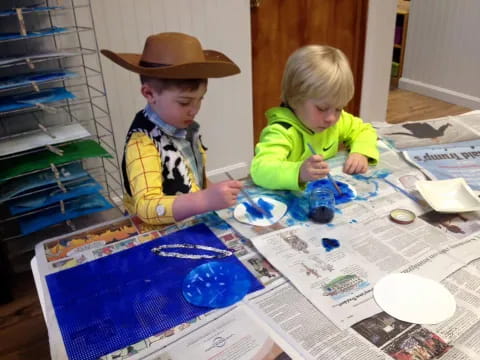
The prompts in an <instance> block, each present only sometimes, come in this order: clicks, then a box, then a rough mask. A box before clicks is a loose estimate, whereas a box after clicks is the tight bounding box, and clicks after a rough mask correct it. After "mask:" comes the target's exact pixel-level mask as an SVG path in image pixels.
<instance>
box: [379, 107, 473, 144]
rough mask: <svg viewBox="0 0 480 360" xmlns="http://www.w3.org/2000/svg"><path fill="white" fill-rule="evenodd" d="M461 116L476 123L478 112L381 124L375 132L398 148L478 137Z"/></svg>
mask: <svg viewBox="0 0 480 360" xmlns="http://www.w3.org/2000/svg"><path fill="white" fill-rule="evenodd" d="M463 117H465V118H468V120H469V121H470V122H471V123H475V121H476V123H477V124H478V121H479V120H480V113H477V112H475V113H473V114H464V115H458V116H448V117H443V118H438V119H431V120H425V121H412V122H404V123H401V124H395V125H389V126H382V127H379V128H378V129H377V132H378V135H379V137H380V138H381V139H382V140H383V141H386V142H387V143H389V144H390V145H391V146H393V147H394V148H396V149H398V150H403V149H409V148H415V147H419V146H422V147H424V146H431V145H439V144H452V143H457V142H463V141H470V140H476V139H478V138H479V135H480V133H479V132H478V130H477V129H475V128H473V127H470V126H469V125H467V123H466V122H463V120H462V118H463Z"/></svg>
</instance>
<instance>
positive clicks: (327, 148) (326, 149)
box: [323, 144, 333, 151]
mask: <svg viewBox="0 0 480 360" xmlns="http://www.w3.org/2000/svg"><path fill="white" fill-rule="evenodd" d="M332 146H333V144H330V146H328V147H324V148H323V151H328V150H330V148H331V147H332Z"/></svg>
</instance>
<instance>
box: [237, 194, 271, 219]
mask: <svg viewBox="0 0 480 360" xmlns="http://www.w3.org/2000/svg"><path fill="white" fill-rule="evenodd" d="M242 204H243V206H245V209H246V211H247V214H248V215H249V217H250V220H256V219H263V218H264V217H265V215H264V214H263V213H261V212H260V211H258V210H257V209H255V208H254V207H253V206H252V205H250V204H249V203H248V202H246V201H245V202H243V203H242ZM257 206H258V207H259V208H261V209H262V210H264V211H265V212H266V213H267V217H268V218H271V217H273V214H272V210H273V204H272V203H269V202H268V201H266V200H263V198H258V200H257Z"/></svg>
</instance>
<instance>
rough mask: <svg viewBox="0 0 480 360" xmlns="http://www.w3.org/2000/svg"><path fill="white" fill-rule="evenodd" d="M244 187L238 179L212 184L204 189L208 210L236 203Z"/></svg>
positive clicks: (223, 207)
mask: <svg viewBox="0 0 480 360" xmlns="http://www.w3.org/2000/svg"><path fill="white" fill-rule="evenodd" d="M242 187H243V184H242V183H241V182H240V181H236V180H228V181H222V182H219V183H216V184H210V185H209V186H208V188H207V189H205V190H203V191H204V192H205V194H204V195H205V200H206V202H207V204H208V205H207V206H208V210H209V211H212V210H220V209H225V208H228V207H231V206H233V205H235V204H236V203H237V196H238V194H239V193H240V189H241V188H242Z"/></svg>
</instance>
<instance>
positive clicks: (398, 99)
mask: <svg viewBox="0 0 480 360" xmlns="http://www.w3.org/2000/svg"><path fill="white" fill-rule="evenodd" d="M467 111H471V109H468V108H465V107H462V106H458V105H453V104H449V103H446V102H444V101H441V100H437V99H434V98H431V97H428V96H423V95H419V94H416V93H413V92H410V91H405V90H401V89H395V90H392V91H390V94H389V96H388V107H387V122H388V123H390V124H398V123H401V122H404V121H413V120H425V119H435V118H438V117H443V116H447V115H458V114H462V113H464V112H467Z"/></svg>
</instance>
